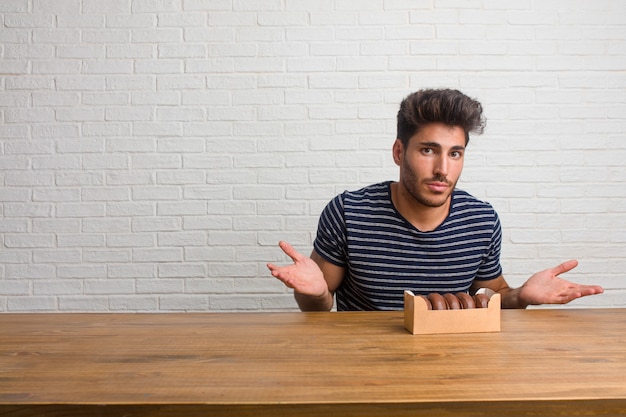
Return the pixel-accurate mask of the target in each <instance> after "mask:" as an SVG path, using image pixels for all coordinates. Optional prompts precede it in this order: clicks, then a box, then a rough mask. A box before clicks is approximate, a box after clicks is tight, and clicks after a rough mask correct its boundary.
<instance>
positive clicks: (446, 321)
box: [404, 291, 500, 334]
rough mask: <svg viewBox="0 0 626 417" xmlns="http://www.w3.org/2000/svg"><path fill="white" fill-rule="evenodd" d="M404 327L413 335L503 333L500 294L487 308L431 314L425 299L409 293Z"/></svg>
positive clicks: (405, 303)
mask: <svg viewBox="0 0 626 417" xmlns="http://www.w3.org/2000/svg"><path fill="white" fill-rule="evenodd" d="M404 327H405V328H406V329H407V330H408V331H409V332H411V333H413V334H436V333H479V332H499V331H500V294H498V293H495V294H493V295H491V297H490V298H489V304H488V307H487V308H472V309H467V310H429V309H428V306H427V305H426V301H425V300H424V299H423V298H422V297H421V296H419V295H414V294H413V293H412V292H411V291H405V292H404Z"/></svg>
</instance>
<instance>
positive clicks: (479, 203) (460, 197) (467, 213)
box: [450, 189, 500, 226]
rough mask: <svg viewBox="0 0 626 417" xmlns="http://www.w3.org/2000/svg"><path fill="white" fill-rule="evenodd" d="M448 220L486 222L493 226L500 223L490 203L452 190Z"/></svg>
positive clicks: (461, 191)
mask: <svg viewBox="0 0 626 417" xmlns="http://www.w3.org/2000/svg"><path fill="white" fill-rule="evenodd" d="M450 218H452V219H456V220H457V221H461V220H462V221H473V222H476V221H481V222H482V221H487V222H489V223H490V224H492V225H495V226H497V225H499V223H500V219H499V217H498V213H497V211H496V210H495V208H494V207H493V206H492V205H491V203H489V202H487V201H483V200H480V199H478V198H476V197H474V196H473V195H471V194H470V193H468V192H467V191H463V190H459V189H456V190H454V194H453V197H452V207H451V209H450Z"/></svg>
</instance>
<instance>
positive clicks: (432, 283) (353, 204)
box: [314, 181, 502, 311]
mask: <svg viewBox="0 0 626 417" xmlns="http://www.w3.org/2000/svg"><path fill="white" fill-rule="evenodd" d="M390 184H391V181H387V182H384V183H379V184H374V185H370V186H368V187H365V188H362V189H360V190H358V191H353V192H348V191H346V192H344V193H342V194H340V195H338V196H336V197H335V198H334V199H333V200H331V201H330V203H329V204H328V205H327V206H326V208H325V209H324V211H323V212H322V214H321V216H320V221H319V224H318V229H317V237H316V239H315V243H314V247H315V251H316V252H317V253H319V254H320V255H321V256H322V257H323V258H324V259H326V260H327V261H329V262H331V263H333V264H335V265H338V266H340V267H343V268H346V275H345V277H344V279H343V280H342V282H341V284H340V286H339V288H338V289H337V291H336V293H335V295H336V300H337V310H339V311H345V310H401V309H403V308H404V290H411V291H413V292H414V293H415V294H428V293H431V292H438V293H445V292H459V291H468V289H469V287H470V286H471V285H472V282H473V281H474V280H490V279H494V278H497V277H498V276H500V275H501V274H502V267H501V265H500V247H501V243H502V229H501V226H500V220H499V219H498V215H497V213H496V211H495V210H494V209H493V207H492V206H491V205H490V204H489V203H486V202H483V201H480V200H478V199H476V198H475V197H473V196H471V195H470V194H468V193H467V192H465V191H461V190H458V189H456V190H454V192H453V194H452V204H451V206H450V213H449V215H448V217H447V218H446V219H445V221H444V222H443V223H442V224H441V225H440V226H439V227H437V228H436V229H435V230H433V231H429V232H421V231H419V230H418V229H417V228H415V227H414V226H413V225H411V224H410V223H409V222H408V221H407V220H406V219H405V218H404V217H402V215H401V214H400V213H398V211H397V210H396V208H395V207H394V205H393V203H392V202H391V188H390V187H391V186H390Z"/></svg>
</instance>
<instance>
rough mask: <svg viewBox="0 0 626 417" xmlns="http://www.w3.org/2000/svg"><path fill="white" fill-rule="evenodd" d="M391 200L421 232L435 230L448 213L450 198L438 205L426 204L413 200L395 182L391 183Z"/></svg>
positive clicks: (403, 215)
mask: <svg viewBox="0 0 626 417" xmlns="http://www.w3.org/2000/svg"><path fill="white" fill-rule="evenodd" d="M391 201H392V202H393V205H394V206H395V207H396V210H398V212H399V213H400V214H401V215H402V217H404V218H405V219H406V220H407V221H408V222H409V223H411V224H412V225H413V226H414V227H415V228H416V229H418V230H420V231H422V232H430V231H433V230H435V229H436V228H437V227H439V225H441V223H443V222H444V220H445V219H446V217H448V214H449V213H450V201H451V198H449V199H448V200H447V201H446V202H445V203H444V204H443V205H441V206H438V207H431V206H426V205H424V204H422V203H420V202H419V201H417V200H415V198H413V196H411V195H410V194H409V193H408V192H407V191H406V189H404V187H403V186H402V185H400V184H399V183H397V182H394V183H392V184H391Z"/></svg>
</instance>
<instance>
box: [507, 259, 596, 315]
mask: <svg viewBox="0 0 626 417" xmlns="http://www.w3.org/2000/svg"><path fill="white" fill-rule="evenodd" d="M577 265H578V261H575V260H571V261H567V262H564V263H562V264H561V265H559V266H557V267H554V268H549V269H545V270H543V271H540V272H537V273H536V274H534V275H533V276H531V277H530V278H528V281H526V282H525V283H524V285H522V286H521V287H520V289H519V300H520V301H521V302H522V303H523V304H525V305H538V304H566V303H569V302H570V301H572V300H575V299H577V298H580V297H584V296H587V295H593V294H601V293H602V292H604V290H603V289H602V287H600V286H598V285H581V284H576V283H574V282H570V281H566V280H564V279H562V278H559V275H560V274H563V273H565V272H568V271H571V270H572V269H574V268H575V267H576V266H577Z"/></svg>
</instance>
